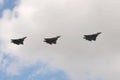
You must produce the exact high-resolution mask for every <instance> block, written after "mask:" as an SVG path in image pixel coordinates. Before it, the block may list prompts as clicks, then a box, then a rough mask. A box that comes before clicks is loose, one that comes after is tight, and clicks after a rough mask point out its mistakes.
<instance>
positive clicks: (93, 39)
mask: <svg viewBox="0 0 120 80" xmlns="http://www.w3.org/2000/svg"><path fill="white" fill-rule="evenodd" d="M101 33H102V32H98V33H96V34H91V35H84V37H83V38H84V39H86V40H88V41H96V38H97V36H98V35H99V34H101Z"/></svg>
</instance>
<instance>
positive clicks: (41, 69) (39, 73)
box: [0, 53, 70, 80]
mask: <svg viewBox="0 0 120 80" xmlns="http://www.w3.org/2000/svg"><path fill="white" fill-rule="evenodd" d="M0 54H2V59H1V61H0V64H1V65H4V66H3V68H2V67H1V65H0V80H70V79H69V78H68V76H67V75H66V74H65V72H64V71H63V70H59V69H56V68H53V67H49V66H48V65H46V64H41V63H37V64H34V65H29V66H27V67H22V69H21V70H20V72H19V74H18V75H9V74H7V72H6V69H7V68H8V67H9V65H10V64H11V63H12V62H14V61H16V59H14V57H11V56H9V55H7V54H4V53H0ZM13 70H14V69H13Z"/></svg>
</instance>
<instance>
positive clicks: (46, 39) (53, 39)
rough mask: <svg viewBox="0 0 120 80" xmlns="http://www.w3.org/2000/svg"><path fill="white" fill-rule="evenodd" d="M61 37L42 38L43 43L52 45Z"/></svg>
mask: <svg viewBox="0 0 120 80" xmlns="http://www.w3.org/2000/svg"><path fill="white" fill-rule="evenodd" d="M60 37H61V36H57V37H53V38H44V42H46V43H48V44H50V45H52V44H56V43H57V40H58V38H60Z"/></svg>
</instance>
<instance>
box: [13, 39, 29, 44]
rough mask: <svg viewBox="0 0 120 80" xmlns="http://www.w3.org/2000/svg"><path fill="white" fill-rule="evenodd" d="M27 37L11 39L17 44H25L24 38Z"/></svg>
mask: <svg viewBox="0 0 120 80" xmlns="http://www.w3.org/2000/svg"><path fill="white" fill-rule="evenodd" d="M25 38H27V37H23V38H20V39H11V42H12V43H14V44H16V45H20V44H21V45H23V44H24V39H25Z"/></svg>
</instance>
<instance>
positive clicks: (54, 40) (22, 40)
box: [11, 32, 102, 45]
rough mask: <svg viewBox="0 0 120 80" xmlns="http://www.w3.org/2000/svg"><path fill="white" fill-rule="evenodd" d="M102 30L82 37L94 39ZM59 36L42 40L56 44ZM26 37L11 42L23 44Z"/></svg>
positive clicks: (89, 39)
mask: <svg viewBox="0 0 120 80" xmlns="http://www.w3.org/2000/svg"><path fill="white" fill-rule="evenodd" d="M101 33H102V32H98V33H96V34H90V35H83V36H84V37H83V39H85V40H88V41H96V38H97V37H98V35H100V34H101ZM60 37H61V36H56V37H52V38H44V41H43V42H46V43H47V44H50V45H52V44H56V43H57V40H58V39H59V38H60ZM26 38H27V37H23V38H19V39H11V43H14V44H16V45H24V40H25V39H26Z"/></svg>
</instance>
